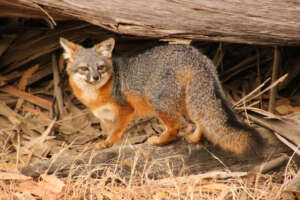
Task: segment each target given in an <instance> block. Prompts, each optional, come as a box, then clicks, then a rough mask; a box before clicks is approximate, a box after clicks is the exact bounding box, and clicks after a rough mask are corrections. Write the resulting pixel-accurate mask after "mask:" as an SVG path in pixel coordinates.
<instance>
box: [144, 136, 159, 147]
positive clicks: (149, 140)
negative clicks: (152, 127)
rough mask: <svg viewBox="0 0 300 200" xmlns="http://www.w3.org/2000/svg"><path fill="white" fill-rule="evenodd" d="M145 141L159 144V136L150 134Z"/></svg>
mask: <svg viewBox="0 0 300 200" xmlns="http://www.w3.org/2000/svg"><path fill="white" fill-rule="evenodd" d="M147 143H148V144H151V145H160V140H159V137H158V136H151V137H149V138H148V140H147Z"/></svg>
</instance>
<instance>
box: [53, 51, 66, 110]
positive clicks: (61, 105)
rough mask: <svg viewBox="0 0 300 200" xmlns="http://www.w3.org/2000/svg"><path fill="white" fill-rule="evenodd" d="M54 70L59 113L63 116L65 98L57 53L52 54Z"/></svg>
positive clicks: (55, 94)
mask: <svg viewBox="0 0 300 200" xmlns="http://www.w3.org/2000/svg"><path fill="white" fill-rule="evenodd" d="M52 70H53V82H54V96H55V98H56V102H57V105H58V114H59V116H62V113H63V110H64V99H63V91H62V89H61V87H60V85H59V84H60V83H61V80H60V76H59V71H58V66H57V59H56V56H55V54H52Z"/></svg>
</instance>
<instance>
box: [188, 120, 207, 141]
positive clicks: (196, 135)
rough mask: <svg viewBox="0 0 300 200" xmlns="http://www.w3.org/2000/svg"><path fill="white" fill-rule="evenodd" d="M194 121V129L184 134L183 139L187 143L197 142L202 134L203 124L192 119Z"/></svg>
mask: <svg viewBox="0 0 300 200" xmlns="http://www.w3.org/2000/svg"><path fill="white" fill-rule="evenodd" d="M194 123H195V124H196V129H195V130H194V132H193V133H191V134H187V135H186V136H185V139H186V140H187V141H188V142H189V143H193V144H197V143H199V141H200V140H201V137H202V135H203V132H204V126H203V125H202V124H201V123H200V122H198V120H197V121H194Z"/></svg>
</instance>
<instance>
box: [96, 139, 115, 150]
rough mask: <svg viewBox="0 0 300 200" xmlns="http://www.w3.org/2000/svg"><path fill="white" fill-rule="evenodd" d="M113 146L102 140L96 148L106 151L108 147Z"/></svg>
mask: <svg viewBox="0 0 300 200" xmlns="http://www.w3.org/2000/svg"><path fill="white" fill-rule="evenodd" d="M111 146H112V144H111V142H109V141H106V140H102V141H100V142H98V143H97V144H96V147H97V148H98V149H105V148H108V147H111Z"/></svg>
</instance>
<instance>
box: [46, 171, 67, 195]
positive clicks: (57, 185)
mask: <svg viewBox="0 0 300 200" xmlns="http://www.w3.org/2000/svg"><path fill="white" fill-rule="evenodd" d="M41 177H42V178H43V180H44V182H45V183H46V184H45V185H46V186H47V189H48V190H50V191H51V192H54V193H57V194H58V193H60V192H61V191H62V190H63V187H64V186H65V183H64V182H63V181H61V180H60V179H58V178H57V177H56V176H55V175H47V174H43V175H41Z"/></svg>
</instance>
